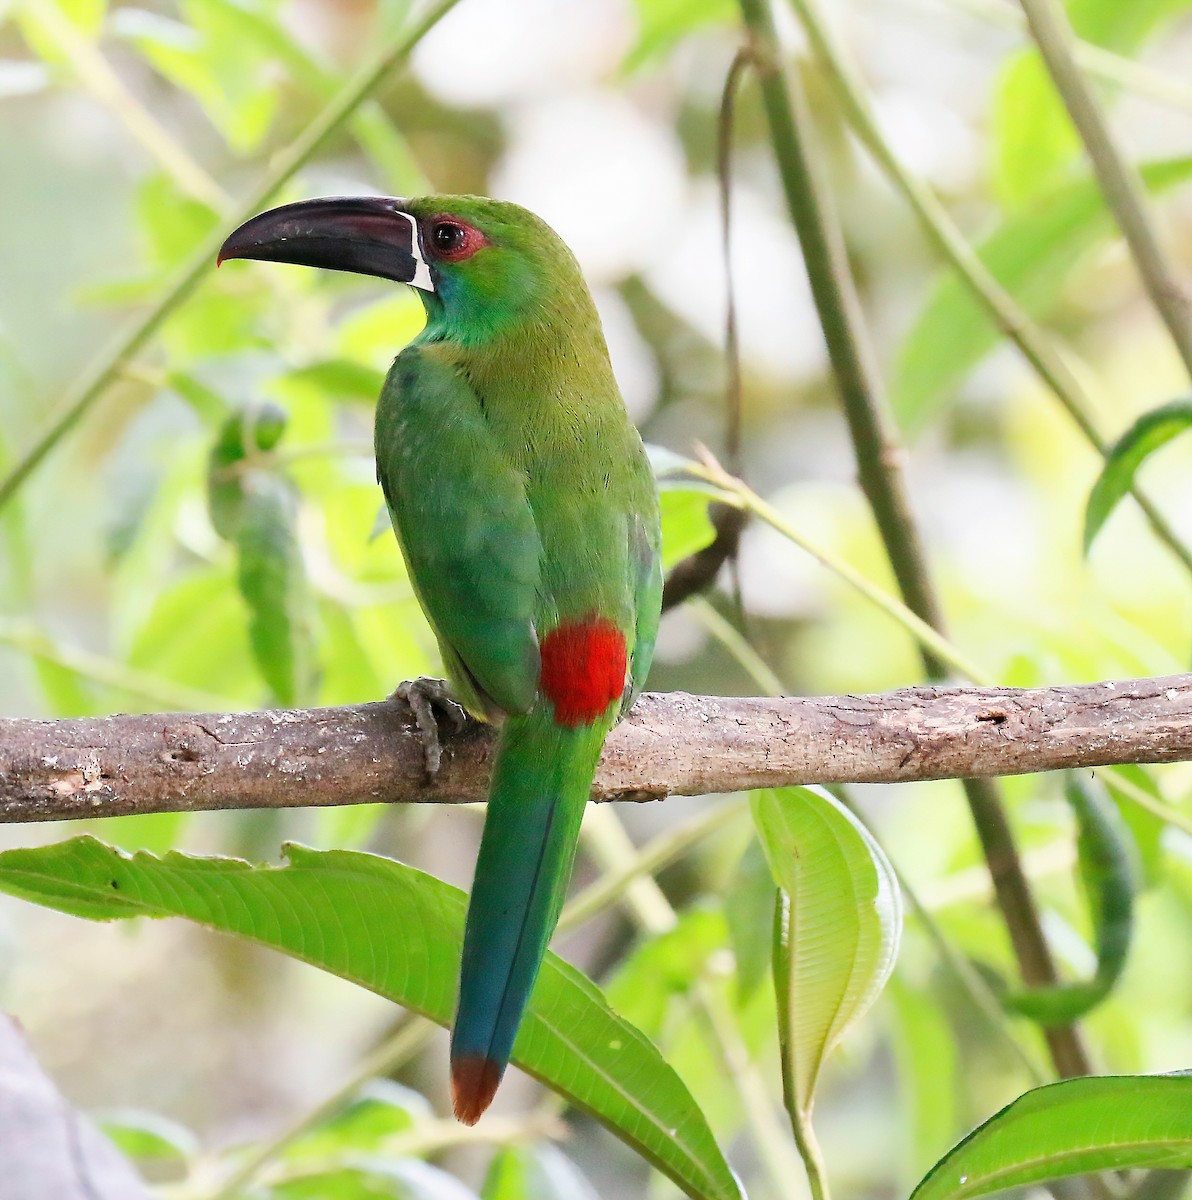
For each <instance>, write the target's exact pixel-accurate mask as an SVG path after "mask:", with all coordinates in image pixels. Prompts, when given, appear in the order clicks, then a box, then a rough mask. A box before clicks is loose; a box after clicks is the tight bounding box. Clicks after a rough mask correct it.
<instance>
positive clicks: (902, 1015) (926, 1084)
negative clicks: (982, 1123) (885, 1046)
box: [886, 971, 958, 1178]
mask: <svg viewBox="0 0 1192 1200" xmlns="http://www.w3.org/2000/svg"><path fill="white" fill-rule="evenodd" d="M901 974H902V973H901V971H898V972H895V974H894V975H893V976H892V978H891V979H890V982H889V985H888V987H887V990H886V997H887V998H888V999H889V1000H890V1001H892V1002H893V1003H892V1005H891V1011H892V1012H893V1014H894V1019H895V1022H896V1024H895V1028H894V1037H893V1043H894V1060H895V1063H896V1065H897V1068H898V1080H899V1089H900V1097H901V1103H899V1105H898V1119H899V1121H900V1122H901V1123H902V1125H903V1128H904V1129H906V1128H909V1130H910V1134H911V1136H910V1137H904V1138H903V1139H902V1145H903V1146H904V1147H905V1149H904V1154H905V1156H906V1158H905V1161H906V1164H907V1167H908V1169H909V1170H910V1171H913V1172H914V1175H913V1176H912V1178H913V1177H915V1176H918V1174H919V1172H921V1171H922V1170H923V1168H924V1166H926V1164H928V1163H930V1162H932V1161H934V1160H935V1158H936V1156H937V1155H938V1154H939V1152H940V1149H941V1147H943V1146H946V1145H947V1144H948V1143H949V1142H950V1141H951V1140H952V1138H953V1137H954V1136H955V1131H956V1126H957V1120H956V1068H957V1058H958V1055H957V1037H956V1031H955V1030H954V1029H953V1028H952V1025H951V1023H950V1022H949V1020H948V1017H947V1014H946V1013H945V1011H944V1009H943V1007H942V1005H940V1004H939V1003H937V1002H936V998H935V996H934V995H933V994H932V992H931V990H930V989H928V988H926V987H914V986H912V985H911V984H909V983H907V982H906V981H905V980H904V979H902V978H901Z"/></svg>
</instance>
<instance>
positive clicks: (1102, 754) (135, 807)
mask: <svg viewBox="0 0 1192 1200" xmlns="http://www.w3.org/2000/svg"><path fill="white" fill-rule="evenodd" d="M491 752H492V732H491V730H490V729H488V728H486V727H483V726H480V725H477V724H475V723H471V724H469V725H468V727H467V728H466V729H464V731H463V732H462V733H460V734H458V735H456V736H452V737H450V738H447V739H446V740H445V742H444V755H443V768H442V770H441V771H440V773H439V775H438V777H437V778H436V779H435V780H434V781H433V782H431V781H428V780H427V778H426V775H425V769H424V765H423V762H424V760H423V751H422V743H421V741H420V739H419V737H418V734H417V730H416V727H415V725H414V721H413V718H412V716H411V715H410V712H409V710H408V708H407V707H406V705H405V703H404V702H402V701H399V700H392V699H391V700H387V701H384V702H382V703H379V704H362V705H356V706H352V707H348V708H322V709H311V710H309V711H284V712H252V713H207V714H189V713H163V714H154V715H148V716H116V717H99V718H75V719H70V720H26V719H10V720H0V821H60V820H80V819H84V818H90V817H97V816H119V815H124V814H128V813H150V812H176V811H197V810H200V809H216V808H285V807H305V806H311V805H328V804H356V803H366V802H370V801H373V802H375V801H380V802H385V803H452V802H458V801H468V800H478V799H481V798H482V797H483V795H484V788H485V784H486V780H487V774H488V760H489V757H490V755H491ZM1187 759H1192V675H1172V676H1168V677H1166V678H1162V679H1131V680H1124V681H1120V682H1116V683H1094V684H1080V685H1077V686H1072V687H1049V688H1033V689H1029V690H1028V689H1017V688H953V687H936V686H926V687H914V688H906V689H904V690H902V691H897V692H887V693H884V694H881V695H872V696H808V697H794V698H784V699H778V700H771V699H759V698H721V697H715V696H688V695H684V694H682V693H676V694H671V695H658V694H653V693H650V694H647V695H644V696H642V697H641V699H640V700H639V701H638V703H637V705H636V707H635V708H634V710H633V712H632V713H630V715H629V716H628V717H627V718H626V719H625V720H624V721H623V722H622V723H621V724H620V725H619V726H618V727H617V729H615V730H614V731H613V733H612V735H611V736H610V737H609V740H608V745H607V746H606V747H605V752H604V757H603V759H602V760H601V765H600V770H599V772H598V774H597V777H596V785H595V788H594V791H593V796H594V798H595V799H598V800H656V799H661V798H663V797H664V796H667V795H699V794H703V793H707V792H728V791H737V790H741V789H745V788H753V787H766V786H776V785H782V784H793V783H883V782H895V781H907V780H916V779H949V778H959V777H964V776H969V777H971V776H989V775H1015V774H1023V773H1025V772H1032V771H1052V770H1057V769H1060V768H1064V767H1093V766H1103V765H1106V764H1109V763H1134V762H1148V763H1156V762H1174V761H1178V760H1187Z"/></svg>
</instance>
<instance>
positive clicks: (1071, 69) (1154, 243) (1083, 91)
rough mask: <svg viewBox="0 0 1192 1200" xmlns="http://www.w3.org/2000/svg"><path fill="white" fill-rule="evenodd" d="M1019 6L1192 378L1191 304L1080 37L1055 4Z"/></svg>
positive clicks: (1033, 1)
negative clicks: (1080, 56)
mask: <svg viewBox="0 0 1192 1200" xmlns="http://www.w3.org/2000/svg"><path fill="white" fill-rule="evenodd" d="M1020 2H1021V4H1022V11H1023V12H1024V13H1025V14H1026V19H1027V23H1028V24H1029V25H1030V29H1031V36H1032V37H1033V38H1034V39H1035V44H1036V45H1037V46H1038V47H1039V53H1040V54H1041V55H1042V56H1043V62H1044V64H1045V65H1046V67H1047V70H1048V73H1049V74H1050V75H1051V80H1052V82H1053V83H1054V84H1055V86H1056V90H1057V91H1058V92H1059V94H1060V99H1062V100H1063V102H1064V107H1065V108H1066V109H1067V110H1068V115H1069V116H1070V117H1071V118H1072V123H1073V124H1074V125H1075V126H1076V130H1077V132H1078V133H1079V134H1080V138H1081V141H1083V142H1084V148H1085V150H1086V151H1087V152H1088V156H1089V161H1090V162H1091V163H1092V165H1093V173H1094V174H1095V175H1096V176H1097V182H1098V183H1099V184H1100V185H1101V192H1102V195H1104V197H1105V203H1106V204H1107V205H1108V206H1109V210H1110V212H1112V213H1113V215H1114V218H1115V219H1116V221H1117V223H1118V226H1119V227H1120V229H1121V231H1122V236H1123V237H1124V238H1125V239H1126V244H1127V245H1128V246H1129V247H1130V253H1131V255H1132V256H1133V258H1134V262H1135V265H1136V266H1137V268H1138V273H1139V275H1140V276H1141V278H1142V283H1143V287H1145V288H1146V291H1147V294H1148V295H1149V296H1150V298H1151V303H1152V304H1154V306H1155V309H1156V311H1157V312H1158V314H1159V317H1160V318H1161V320H1162V321H1163V323H1164V324H1165V325H1166V326H1167V330H1168V332H1169V333H1170V334H1171V339H1172V341H1173V342H1174V343H1175V346H1176V349H1177V350H1178V352H1179V355H1180V357H1181V358H1182V359H1183V360H1184V366H1185V367H1186V368H1187V370H1188V374H1189V375H1192V300H1190V299H1189V296H1188V293H1187V291H1186V290H1185V288H1184V286H1183V284H1182V282H1181V281H1180V280H1179V279H1177V278H1176V275H1175V273H1174V272H1173V271H1172V270H1170V269H1169V267H1168V258H1167V256H1166V255H1164V253H1163V250H1162V248H1161V246H1160V245H1159V234H1158V231H1157V230H1156V229H1155V226H1154V223H1153V221H1152V220H1151V216H1150V213H1149V212H1148V210H1147V202H1146V197H1145V195H1144V192H1143V187H1142V183H1141V181H1140V180H1139V178H1138V172H1137V171H1136V170H1135V168H1134V166H1133V165H1132V164H1131V163H1130V162H1129V161H1128V160H1127V158H1126V156H1125V155H1124V154H1123V153H1122V152H1121V150H1120V149H1119V148H1118V147H1117V145H1116V144H1115V143H1114V140H1113V135H1112V134H1111V133H1110V132H1109V127H1108V125H1107V124H1106V123H1105V118H1104V116H1103V115H1102V113H1101V109H1100V107H1099V105H1098V104H1097V101H1096V98H1095V97H1094V96H1093V93H1092V90H1091V89H1090V88H1089V86H1088V83H1087V82H1086V81H1085V78H1084V75H1083V74H1082V72H1081V70H1080V68H1079V67H1078V66H1077V64H1076V62H1075V60H1074V58H1073V54H1072V43H1073V40H1074V36H1075V35H1074V34H1073V32H1072V26H1071V25H1070V24H1069V23H1068V17H1067V14H1066V13H1065V12H1064V10H1063V9H1062V8H1061V7H1060V6H1059V5H1058V4H1056V3H1055V2H1054V0H1020Z"/></svg>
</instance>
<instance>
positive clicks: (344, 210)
mask: <svg viewBox="0 0 1192 1200" xmlns="http://www.w3.org/2000/svg"><path fill="white" fill-rule="evenodd" d="M225 258H259V259H264V260H266V261H268V262H285V263H297V264H298V265H299V266H304V267H326V268H328V269H329V270H332V271H353V272H355V273H356V274H357V275H377V276H379V277H380V278H381V279H394V280H396V281H397V282H398V283H409V284H412V285H413V286H414V287H418V288H422V289H423V290H425V291H428V292H433V291H434V290H435V285H434V283H433V282H432V281H431V277H430V267H429V266H428V265H427V262H426V258H425V256H424V255H423V253H422V241H421V237H420V234H419V230H418V222H417V220H415V218H414V217H412V216H411V215H410V214H409V213H408V212H405V211H404V210H403V208H402V201H401V200H395V199H392V198H391V197H388V196H325V197H323V198H321V199H319V200H300V201H299V202H298V203H297V204H283V205H282V206H281V207H280V208H271V209H270V210H269V211H268V212H263V213H261V214H260V215H259V216H256V217H253V218H252V219H251V220H250V221H245V223H244V224H243V225H241V226H240V228H239V229H237V230H236V231H235V232H234V233H233V234H232V235H231V236H230V237H229V238H228V240H227V241H226V242H224V244H223V246H222V247H221V248H220V251H219V258H218V259H217V260H216V264H217V265H218V264H219V263H222V262H223V261H224V259H225Z"/></svg>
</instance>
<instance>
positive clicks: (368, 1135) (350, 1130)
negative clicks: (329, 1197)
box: [286, 1079, 433, 1161]
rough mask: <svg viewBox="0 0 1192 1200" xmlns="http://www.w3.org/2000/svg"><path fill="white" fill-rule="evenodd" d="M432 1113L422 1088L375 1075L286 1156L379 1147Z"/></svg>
mask: <svg viewBox="0 0 1192 1200" xmlns="http://www.w3.org/2000/svg"><path fill="white" fill-rule="evenodd" d="M432 1115H433V1113H432V1110H431V1106H430V1101H429V1100H427V1099H426V1097H425V1096H423V1095H422V1094H421V1093H420V1092H416V1091H414V1090H413V1088H408V1087H405V1086H404V1085H402V1084H400V1083H395V1082H394V1081H393V1080H392V1079H372V1080H370V1081H369V1082H368V1083H366V1084H365V1085H364V1087H362V1088H361V1089H360V1090H359V1091H358V1092H357V1093H356V1095H355V1096H354V1097H353V1098H352V1100H351V1102H350V1103H349V1104H347V1105H345V1106H344V1108H342V1109H340V1110H339V1111H338V1112H337V1113H336V1114H335V1115H334V1116H332V1117H331V1118H330V1120H327V1121H324V1122H323V1123H322V1124H321V1125H319V1126H317V1127H316V1128H315V1129H313V1130H312V1131H311V1132H310V1133H308V1134H307V1135H306V1136H304V1137H302V1138H300V1139H299V1140H298V1141H297V1142H295V1143H294V1144H293V1145H292V1146H290V1147H288V1148H287V1150H286V1157H287V1159H290V1158H319V1159H322V1160H324V1161H326V1160H327V1159H328V1158H331V1157H332V1156H334V1155H341V1156H342V1155H343V1154H344V1153H345V1152H346V1151H348V1150H352V1151H361V1150H363V1151H371V1150H379V1149H380V1148H381V1147H382V1145H383V1143H384V1142H385V1141H386V1140H387V1139H389V1138H392V1137H396V1136H397V1135H398V1134H401V1133H408V1132H409V1131H410V1130H411V1129H413V1128H414V1126H415V1124H416V1123H417V1122H418V1121H420V1120H427V1119H429V1118H430V1117H431V1116H432Z"/></svg>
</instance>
